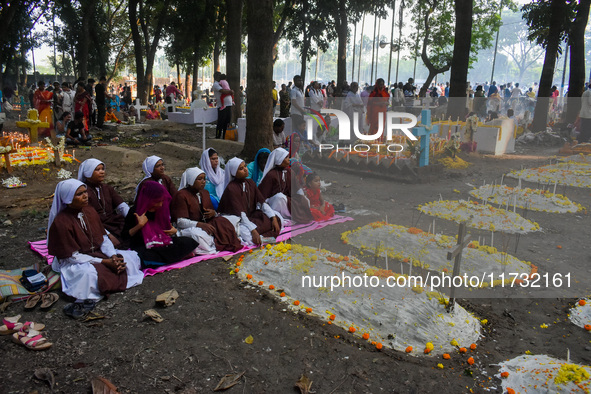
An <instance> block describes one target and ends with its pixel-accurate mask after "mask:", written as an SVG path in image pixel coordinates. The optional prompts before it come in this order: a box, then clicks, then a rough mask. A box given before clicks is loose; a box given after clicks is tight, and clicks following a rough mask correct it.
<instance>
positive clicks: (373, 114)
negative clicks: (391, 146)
mask: <svg viewBox="0 0 591 394" xmlns="http://www.w3.org/2000/svg"><path fill="white" fill-rule="evenodd" d="M389 98H390V94H389V93H388V90H387V89H386V88H385V86H384V80H383V79H382V78H378V80H377V81H376V84H375V87H374V89H373V91H372V92H371V93H370V94H369V101H368V102H367V121H368V123H369V135H372V134H376V133H377V131H378V128H379V120H380V117H381V118H382V120H383V123H382V129H384V128H385V127H386V112H387V111H388V99H389ZM380 139H381V137H380Z"/></svg>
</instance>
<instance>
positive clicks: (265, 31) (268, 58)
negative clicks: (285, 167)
mask: <svg viewBox="0 0 591 394" xmlns="http://www.w3.org/2000/svg"><path fill="white" fill-rule="evenodd" d="M246 15H247V33H248V63H247V71H248V77H247V78H248V79H247V86H248V102H249V103H251V104H250V105H249V106H248V116H247V117H246V138H245V143H244V149H243V150H242V153H241V156H242V157H244V158H248V159H252V158H254V156H255V155H256V153H257V151H258V150H259V149H260V148H272V143H273V136H272V130H273V113H272V105H271V103H272V102H273V95H272V92H271V83H272V82H273V25H272V24H271V23H261V21H270V20H272V19H273V0H246Z"/></svg>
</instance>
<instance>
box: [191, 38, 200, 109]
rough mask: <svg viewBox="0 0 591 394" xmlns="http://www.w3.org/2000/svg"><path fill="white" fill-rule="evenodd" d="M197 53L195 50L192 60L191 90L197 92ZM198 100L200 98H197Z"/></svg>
mask: <svg viewBox="0 0 591 394" xmlns="http://www.w3.org/2000/svg"><path fill="white" fill-rule="evenodd" d="M198 52H199V51H198V50H197V48H195V52H194V58H193V86H192V88H193V90H197V83H198V82H199V80H198V78H197V76H198V75H199V60H200V58H199V55H198V54H197V53H198ZM197 98H198V99H200V98H201V97H197Z"/></svg>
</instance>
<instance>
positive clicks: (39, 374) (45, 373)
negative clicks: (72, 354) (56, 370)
mask: <svg viewBox="0 0 591 394" xmlns="http://www.w3.org/2000/svg"><path fill="white" fill-rule="evenodd" d="M34 375H35V377H36V378H37V379H39V380H44V381H46V382H47V384H48V385H49V388H50V389H51V391H52V392H53V386H55V378H54V376H53V372H51V369H49V368H37V369H36V370H35V373H34Z"/></svg>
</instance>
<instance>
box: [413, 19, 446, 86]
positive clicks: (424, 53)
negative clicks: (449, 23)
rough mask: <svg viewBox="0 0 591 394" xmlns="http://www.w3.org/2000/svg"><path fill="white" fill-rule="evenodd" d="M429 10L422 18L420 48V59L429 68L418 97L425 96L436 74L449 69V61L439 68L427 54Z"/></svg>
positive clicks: (429, 30) (429, 28) (429, 29)
mask: <svg viewBox="0 0 591 394" xmlns="http://www.w3.org/2000/svg"><path fill="white" fill-rule="evenodd" d="M431 12H432V11H431V10H429V11H427V13H426V14H425V17H424V19H423V21H424V24H425V37H424V38H423V47H422V50H421V60H423V63H424V64H425V67H427V70H429V76H428V77H427V80H426V81H425V83H424V84H423V86H422V87H421V90H420V91H419V97H425V95H426V93H427V89H428V88H429V86H430V85H431V81H433V79H434V78H435V77H436V76H437V74H441V73H444V72H446V71H447V70H449V68H450V64H449V63H448V64H446V65H445V66H443V67H441V68H436V67H435V66H434V65H433V63H432V62H431V59H429V56H428V55H427V45H428V43H429V33H430V32H431V27H430V25H429V17H430V16H431ZM417 37H418V32H417Z"/></svg>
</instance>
